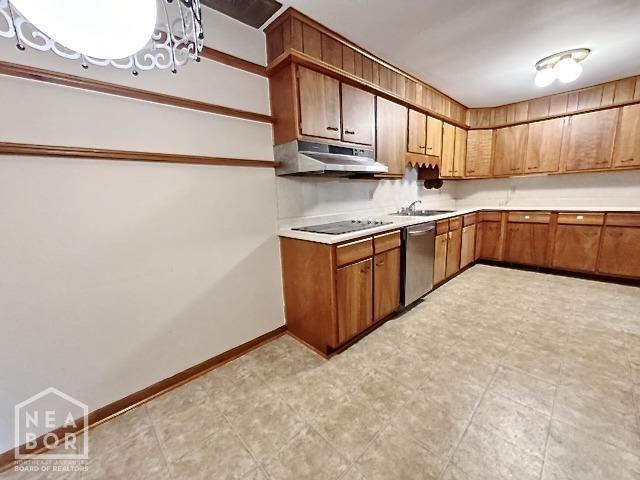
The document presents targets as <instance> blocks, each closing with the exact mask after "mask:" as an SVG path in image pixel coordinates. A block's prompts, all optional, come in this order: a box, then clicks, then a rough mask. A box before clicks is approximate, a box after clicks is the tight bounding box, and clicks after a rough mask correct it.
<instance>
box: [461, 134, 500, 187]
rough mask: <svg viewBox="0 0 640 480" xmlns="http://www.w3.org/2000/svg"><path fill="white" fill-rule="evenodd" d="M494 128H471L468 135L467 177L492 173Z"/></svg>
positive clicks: (485, 175)
mask: <svg viewBox="0 0 640 480" xmlns="http://www.w3.org/2000/svg"><path fill="white" fill-rule="evenodd" d="M492 156H493V130H469V132H468V135H467V164H466V166H465V175H466V176H467V177H487V176H489V175H490V174H491V157H492Z"/></svg>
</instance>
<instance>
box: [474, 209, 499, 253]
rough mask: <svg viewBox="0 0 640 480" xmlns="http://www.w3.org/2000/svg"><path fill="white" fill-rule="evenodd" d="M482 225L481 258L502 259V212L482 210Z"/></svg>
mask: <svg viewBox="0 0 640 480" xmlns="http://www.w3.org/2000/svg"><path fill="white" fill-rule="evenodd" d="M479 219H480V221H481V222H482V227H481V229H480V233H479V240H478V241H479V242H480V249H479V258H482V259H485V260H501V258H500V256H501V253H500V252H501V249H502V245H501V244H502V215H501V213H500V212H482V213H480V216H479Z"/></svg>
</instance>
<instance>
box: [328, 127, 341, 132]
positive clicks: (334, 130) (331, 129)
mask: <svg viewBox="0 0 640 480" xmlns="http://www.w3.org/2000/svg"><path fill="white" fill-rule="evenodd" d="M327 130H329V131H331V132H337V131H338V130H340V129H339V128H338V127H327Z"/></svg>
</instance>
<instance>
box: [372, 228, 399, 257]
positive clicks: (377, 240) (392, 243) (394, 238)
mask: <svg viewBox="0 0 640 480" xmlns="http://www.w3.org/2000/svg"><path fill="white" fill-rule="evenodd" d="M400 243H401V239H400V230H396V231H395V232H389V233H383V234H381V235H376V236H375V237H373V248H374V250H375V252H376V253H381V252H386V251H387V250H391V249H392V248H397V247H399V246H400Z"/></svg>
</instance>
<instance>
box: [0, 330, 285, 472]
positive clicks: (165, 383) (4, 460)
mask: <svg viewBox="0 0 640 480" xmlns="http://www.w3.org/2000/svg"><path fill="white" fill-rule="evenodd" d="M286 330H287V326H286V325H282V326H281V327H278V328H276V329H275V330H272V331H270V332H267V333H265V334H264V335H261V336H259V337H257V338H254V339H253V340H250V341H248V342H246V343H243V344H242V345H239V346H237V347H235V348H232V349H231V350H227V351H226V352H224V353H221V354H220V355H216V356H215V357H212V358H210V359H208V360H205V361H204V362H202V363H199V364H197V365H194V366H193V367H190V368H188V369H186V370H183V371H182V372H179V373H176V374H175V375H173V376H171V377H169V378H165V379H164V380H161V381H159V382H157V383H154V384H153V385H150V386H148V387H146V388H144V389H142V390H139V391H137V392H135V393H132V394H131V395H128V396H126V397H124V398H122V399H120V400H117V401H115V402H113V403H110V404H109V405H106V406H104V407H102V408H99V409H97V410H95V411H93V412H91V413H89V420H88V424H89V425H88V428H89V429H92V428H95V427H97V426H98V425H101V424H103V423H105V422H107V421H108V420H111V419H113V418H115V417H117V416H119V415H122V414H124V413H126V412H128V411H129V410H131V409H133V408H135V407H138V406H140V405H142V404H143V403H147V402H148V401H150V400H153V399H154V398H156V397H158V396H160V395H162V394H164V393H167V392H169V391H171V390H174V389H176V388H178V387H180V386H181V385H184V384H185V383H188V382H190V381H191V380H193V379H194V378H197V377H199V376H201V375H204V374H205V373H207V372H209V371H211V370H213V369H215V368H217V367H220V366H221V365H224V364H225V363H227V362H230V361H231V360H234V359H235V358H238V357H240V356H242V355H244V354H246V353H248V352H250V351H251V350H254V349H256V348H258V347H260V346H261V345H264V344H265V343H267V342H270V341H272V340H275V339H276V338H278V337H280V336H281V335H283V334H284V333H285V332H286ZM83 429H84V422H78V427H77V428H75V429H74V430H71V429H67V430H63V429H57V430H55V432H56V433H57V434H59V435H60V434H64V433H65V431H66V432H72V431H75V432H78V431H81V430H83ZM43 439H44V435H43V436H42V437H40V438H38V439H37V440H36V442H38V445H40V448H39V449H38V452H37V453H43V452H44V451H45V450H46V448H45V447H44V443H43ZM14 453H15V452H14V449H11V450H8V451H6V452H4V453H2V454H0V472H3V471H6V470H9V469H10V468H11V467H12V466H13V465H14V464H15V463H16V460H15V456H14Z"/></svg>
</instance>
